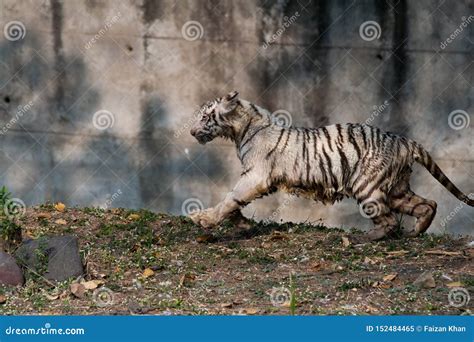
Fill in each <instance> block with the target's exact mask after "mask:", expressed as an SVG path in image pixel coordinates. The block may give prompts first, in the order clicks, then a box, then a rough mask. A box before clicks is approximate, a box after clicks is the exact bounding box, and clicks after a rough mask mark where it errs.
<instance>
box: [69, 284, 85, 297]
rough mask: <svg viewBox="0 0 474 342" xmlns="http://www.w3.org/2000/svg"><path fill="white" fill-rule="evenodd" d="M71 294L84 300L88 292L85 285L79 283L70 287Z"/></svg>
mask: <svg viewBox="0 0 474 342" xmlns="http://www.w3.org/2000/svg"><path fill="white" fill-rule="evenodd" d="M70 290H71V293H72V294H73V295H74V296H76V297H77V298H84V294H85V292H86V288H85V287H84V285H82V284H79V283H72V284H71V286H70Z"/></svg>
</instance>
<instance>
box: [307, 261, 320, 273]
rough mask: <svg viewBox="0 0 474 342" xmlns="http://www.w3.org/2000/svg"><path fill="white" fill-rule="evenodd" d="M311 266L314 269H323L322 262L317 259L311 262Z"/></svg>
mask: <svg viewBox="0 0 474 342" xmlns="http://www.w3.org/2000/svg"><path fill="white" fill-rule="evenodd" d="M309 268H311V269H312V270H314V271H317V270H319V269H321V263H320V262H318V261H315V262H313V263H311V265H309Z"/></svg>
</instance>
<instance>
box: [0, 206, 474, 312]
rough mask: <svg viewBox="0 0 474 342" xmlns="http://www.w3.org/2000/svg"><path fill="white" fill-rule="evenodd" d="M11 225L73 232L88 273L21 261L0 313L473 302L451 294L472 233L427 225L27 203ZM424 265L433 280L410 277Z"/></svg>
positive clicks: (463, 272)
mask: <svg viewBox="0 0 474 342" xmlns="http://www.w3.org/2000/svg"><path fill="white" fill-rule="evenodd" d="M19 224H20V225H21V226H22V228H23V237H24V238H38V237H41V236H45V235H46V236H50V235H63V234H72V235H75V236H77V237H78V238H79V243H80V249H81V254H82V258H83V261H84V265H85V270H86V273H85V275H84V276H83V278H82V279H70V280H68V281H64V282H61V283H52V282H49V281H46V280H45V279H44V278H43V277H41V275H38V274H34V273H32V272H29V271H28V270H26V274H27V275H28V280H27V282H26V284H25V285H24V286H23V287H19V288H0V296H1V297H2V298H3V304H0V313H2V314H45V315H46V314H53V315H55V314H61V315H77V314H79V315H83V314H84V315H91V314H99V315H100V314H106V315H122V314H162V315H163V314H164V315H173V314H185V315H209V314H210V315H215V314H226V315H227V314H230V315H232V314H249V315H253V314H257V315H267V314H277V315H287V314H297V315H366V314H371V315H382V314H386V315H392V314H396V315H399V314H404V315H406V314H415V315H420V314H428V315H429V314H450V315H460V314H472V313H473V311H474V300H470V301H469V302H468V303H465V304H463V305H462V306H460V307H456V306H453V305H450V302H449V299H448V297H449V293H450V291H451V292H452V291H453V288H455V287H462V288H464V289H465V290H467V291H468V292H470V293H471V294H473V293H474V267H473V265H474V263H473V256H474V248H469V247H468V245H467V244H468V242H469V241H470V240H472V238H471V239H470V240H469V239H468V238H453V237H449V236H434V235H429V234H428V235H424V236H421V237H418V238H394V239H390V240H387V241H381V242H372V243H366V244H360V245H353V244H350V243H348V241H347V240H346V239H345V236H347V234H348V233H347V232H344V231H342V230H339V229H329V228H325V227H321V226H311V225H306V224H292V223H285V224H276V223H275V224H273V223H272V224H269V225H264V224H261V223H257V222H251V227H250V228H236V227H234V226H233V225H232V224H231V223H229V222H227V223H226V224H223V225H222V226H221V227H219V228H216V229H214V230H212V236H211V235H209V231H207V232H206V231H204V230H203V229H202V228H199V227H197V226H196V225H194V224H193V223H192V222H191V221H190V220H189V219H188V218H185V217H182V216H170V215H166V214H156V213H152V212H149V211H145V210H141V211H131V210H126V209H111V210H102V209H97V208H92V209H91V208H66V209H65V210H63V211H58V210H57V209H55V207H54V206H53V205H51V204H47V205H43V206H40V207H34V208H29V209H28V210H27V213H26V215H24V216H23V217H22V218H21V219H20V220H19ZM354 234H358V233H357V232H354ZM425 271H426V272H430V274H431V275H432V276H433V278H432V279H431V280H434V283H432V282H431V281H428V282H427V283H425V286H426V287H424V286H423V284H421V285H416V284H415V280H416V279H417V278H418V277H419V276H420V275H421V274H422V273H423V272H425ZM428 278H430V277H428ZM91 280H96V281H95V282H90V281H91ZM86 281H88V283H87V284H89V285H90V284H91V283H92V284H93V285H92V286H90V288H89V289H87V290H86V291H85V293H84V294H80V293H79V297H81V298H78V297H77V296H76V295H74V294H73V293H72V292H71V284H73V283H78V282H82V283H84V282H86ZM430 282H431V284H430ZM96 286H97V288H95V289H94V287H96ZM73 292H74V291H73Z"/></svg>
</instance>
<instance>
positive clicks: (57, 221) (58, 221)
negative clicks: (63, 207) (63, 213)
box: [54, 219, 67, 226]
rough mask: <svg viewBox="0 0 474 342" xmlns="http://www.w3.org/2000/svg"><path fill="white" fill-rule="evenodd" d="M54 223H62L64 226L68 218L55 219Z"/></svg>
mask: <svg viewBox="0 0 474 342" xmlns="http://www.w3.org/2000/svg"><path fill="white" fill-rule="evenodd" d="M54 223H56V224H60V225H63V226H65V225H66V224H67V222H66V220H64V219H57V220H56V221H54Z"/></svg>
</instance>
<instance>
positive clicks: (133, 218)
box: [128, 214, 140, 221]
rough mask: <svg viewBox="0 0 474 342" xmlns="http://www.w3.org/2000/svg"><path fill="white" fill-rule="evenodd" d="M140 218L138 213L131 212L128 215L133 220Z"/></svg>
mask: <svg viewBox="0 0 474 342" xmlns="http://www.w3.org/2000/svg"><path fill="white" fill-rule="evenodd" d="M139 218H140V215H138V214H130V215H129V216H128V219H129V220H132V221H135V220H138V219H139Z"/></svg>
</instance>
